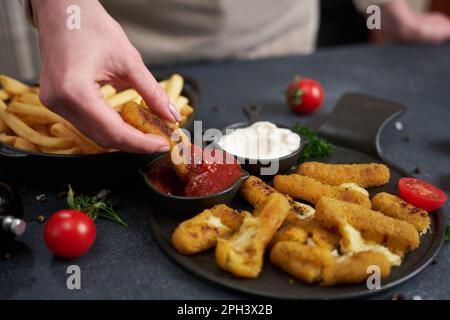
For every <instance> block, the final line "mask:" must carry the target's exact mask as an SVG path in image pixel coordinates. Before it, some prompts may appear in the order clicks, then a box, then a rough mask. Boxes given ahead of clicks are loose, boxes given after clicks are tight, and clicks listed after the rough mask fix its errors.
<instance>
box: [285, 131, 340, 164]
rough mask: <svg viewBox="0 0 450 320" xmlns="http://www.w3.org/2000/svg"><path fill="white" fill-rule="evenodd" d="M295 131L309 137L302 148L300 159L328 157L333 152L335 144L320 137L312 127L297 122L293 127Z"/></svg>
mask: <svg viewBox="0 0 450 320" xmlns="http://www.w3.org/2000/svg"><path fill="white" fill-rule="evenodd" d="M293 130H294V132H296V133H298V134H300V135H302V136H304V137H306V138H308V140H309V142H308V144H307V145H306V146H305V147H304V149H303V150H302V153H301V155H300V159H299V160H300V161H301V162H304V161H309V160H311V159H319V158H324V157H328V156H330V155H331V153H332V152H333V146H332V145H331V143H330V142H328V141H327V140H325V139H323V138H320V137H319V136H318V135H317V134H316V133H315V132H314V131H312V130H311V129H309V128H307V127H304V126H302V125H301V124H299V123H296V124H295V125H294V127H293Z"/></svg>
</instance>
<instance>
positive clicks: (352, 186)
mask: <svg viewBox="0 0 450 320" xmlns="http://www.w3.org/2000/svg"><path fill="white" fill-rule="evenodd" d="M339 187H342V188H346V189H350V190H353V191H356V192H360V193H362V194H363V195H365V196H366V197H368V196H369V192H368V191H367V190H366V189H364V188H362V187H360V186H359V185H357V184H356V183H353V182H346V183H343V184H341V185H339Z"/></svg>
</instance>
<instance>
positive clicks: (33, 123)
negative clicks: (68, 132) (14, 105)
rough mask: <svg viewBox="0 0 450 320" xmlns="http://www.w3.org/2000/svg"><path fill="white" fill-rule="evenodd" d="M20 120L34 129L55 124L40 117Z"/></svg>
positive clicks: (28, 117) (27, 117) (23, 117)
mask: <svg viewBox="0 0 450 320" xmlns="http://www.w3.org/2000/svg"><path fill="white" fill-rule="evenodd" d="M20 119H22V121H23V122H25V123H26V124H27V125H28V126H30V127H32V128H34V127H36V126H40V125H43V124H49V123H53V122H52V121H51V120H50V119H47V118H43V117H38V116H21V117H20Z"/></svg>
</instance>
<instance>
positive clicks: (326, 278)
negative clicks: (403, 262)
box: [321, 251, 391, 286]
mask: <svg viewBox="0 0 450 320" xmlns="http://www.w3.org/2000/svg"><path fill="white" fill-rule="evenodd" d="M369 266H377V267H378V268H379V270H380V276H381V278H382V279H384V278H386V277H388V276H389V274H390V273H391V263H390V262H389V260H388V259H387V258H386V257H385V256H384V254H382V253H380V252H375V251H362V252H357V253H355V254H353V255H351V256H342V257H338V258H335V259H334V260H333V263H332V264H330V265H327V266H325V267H324V269H323V273H322V283H321V284H322V285H325V286H333V285H336V284H352V283H359V282H362V281H364V280H366V279H367V277H368V276H369V275H370V273H368V272H367V270H368V267H369Z"/></svg>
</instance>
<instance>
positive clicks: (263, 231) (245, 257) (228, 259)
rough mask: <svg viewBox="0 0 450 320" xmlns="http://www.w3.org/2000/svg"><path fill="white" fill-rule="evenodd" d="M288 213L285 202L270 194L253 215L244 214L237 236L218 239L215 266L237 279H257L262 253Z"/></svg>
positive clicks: (287, 206)
mask: <svg viewBox="0 0 450 320" xmlns="http://www.w3.org/2000/svg"><path fill="white" fill-rule="evenodd" d="M289 210H290V206H289V202H288V200H287V199H286V198H285V197H284V196H283V195H281V194H279V193H272V194H271V195H270V196H268V197H267V199H266V200H265V201H263V202H262V203H261V204H260V205H258V206H257V208H256V209H255V211H254V213H253V215H250V214H246V216H245V217H244V220H243V222H242V225H241V227H240V229H239V231H238V232H236V233H235V234H234V235H232V236H231V237H229V238H219V239H218V241H217V246H216V263H217V265H218V266H219V267H220V268H222V269H224V270H226V271H229V272H230V273H232V274H234V275H235V276H238V277H243V278H256V277H257V276H258V275H259V273H260V272H261V269H262V266H263V257H264V251H265V248H266V246H267V245H268V243H269V242H270V240H271V239H272V237H273V235H274V234H275V232H276V231H277V230H278V228H279V227H280V226H281V224H282V223H283V221H284V219H285V218H286V216H287V214H288V212H289Z"/></svg>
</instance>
